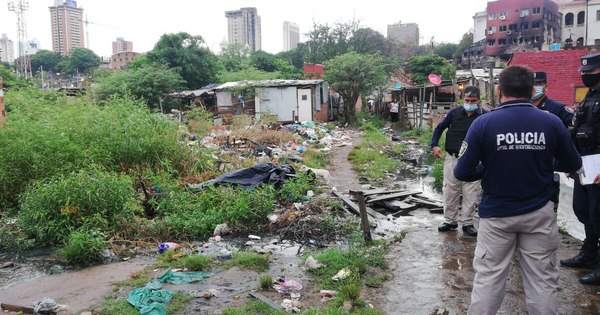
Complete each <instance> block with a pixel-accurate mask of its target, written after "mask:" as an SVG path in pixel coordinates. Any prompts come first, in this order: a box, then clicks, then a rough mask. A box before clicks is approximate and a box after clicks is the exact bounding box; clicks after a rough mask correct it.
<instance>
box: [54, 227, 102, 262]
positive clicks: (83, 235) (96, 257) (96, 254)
mask: <svg viewBox="0 0 600 315" xmlns="http://www.w3.org/2000/svg"><path fill="white" fill-rule="evenodd" d="M105 248H106V236H105V235H104V234H102V233H101V232H99V231H98V230H93V229H92V230H88V229H80V230H78V231H73V232H71V233H70V234H69V236H68V237H67V241H66V246H65V247H63V248H61V249H60V250H59V251H58V254H59V255H60V256H61V257H63V258H65V259H66V260H67V261H69V263H72V264H89V263H93V262H98V261H101V260H102V252H103V251H104V249H105Z"/></svg>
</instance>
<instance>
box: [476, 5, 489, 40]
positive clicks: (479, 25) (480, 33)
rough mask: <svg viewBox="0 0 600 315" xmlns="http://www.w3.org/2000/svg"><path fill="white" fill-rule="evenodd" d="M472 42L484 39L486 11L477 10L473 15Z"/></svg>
mask: <svg viewBox="0 0 600 315" xmlns="http://www.w3.org/2000/svg"><path fill="white" fill-rule="evenodd" d="M473 21H474V24H473V43H476V42H478V41H480V40H482V39H485V31H486V29H487V12H486V11H483V12H477V13H475V16H473Z"/></svg>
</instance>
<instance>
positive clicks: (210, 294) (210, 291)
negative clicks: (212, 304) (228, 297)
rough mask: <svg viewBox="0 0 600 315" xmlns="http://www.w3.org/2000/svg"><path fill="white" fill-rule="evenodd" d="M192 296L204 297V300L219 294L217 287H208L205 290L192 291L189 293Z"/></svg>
mask: <svg viewBox="0 0 600 315" xmlns="http://www.w3.org/2000/svg"><path fill="white" fill-rule="evenodd" d="M191 295H192V296H193V297H199V298H204V299H205V300H210V299H212V298H213V297H215V296H217V295H219V290H217V289H208V290H207V291H203V292H199V293H197V292H194V293H193V294H191Z"/></svg>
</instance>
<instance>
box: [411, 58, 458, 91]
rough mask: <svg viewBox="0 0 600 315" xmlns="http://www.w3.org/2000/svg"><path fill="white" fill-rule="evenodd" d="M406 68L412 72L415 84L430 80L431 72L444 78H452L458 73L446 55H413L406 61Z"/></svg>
mask: <svg viewBox="0 0 600 315" xmlns="http://www.w3.org/2000/svg"><path fill="white" fill-rule="evenodd" d="M404 70H406V71H408V72H409V73H410V74H412V78H411V80H412V82H413V83H414V84H423V83H426V82H428V79H427V77H428V76H429V74H431V73H435V74H437V75H440V76H441V77H442V79H444V80H451V79H452V78H453V77H454V75H455V74H456V68H455V67H454V66H453V65H451V64H450V63H448V61H447V60H446V59H444V57H440V56H438V55H435V54H429V55H419V56H413V57H411V58H410V59H408V61H407V62H406V64H405V66H404Z"/></svg>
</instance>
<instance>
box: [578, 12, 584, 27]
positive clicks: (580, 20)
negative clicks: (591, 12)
mask: <svg viewBox="0 0 600 315" xmlns="http://www.w3.org/2000/svg"><path fill="white" fill-rule="evenodd" d="M583 23H585V12H583V11H581V12H579V13H577V25H581V24H583Z"/></svg>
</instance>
